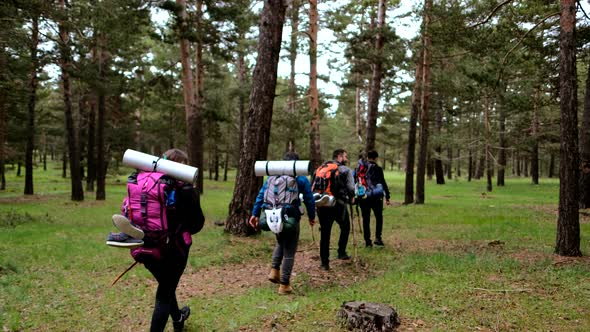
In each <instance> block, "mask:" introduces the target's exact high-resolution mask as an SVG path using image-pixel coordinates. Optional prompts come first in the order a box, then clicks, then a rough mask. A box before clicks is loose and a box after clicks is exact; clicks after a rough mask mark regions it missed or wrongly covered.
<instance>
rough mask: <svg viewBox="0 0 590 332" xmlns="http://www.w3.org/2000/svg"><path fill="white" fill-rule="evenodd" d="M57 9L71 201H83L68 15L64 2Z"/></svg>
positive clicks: (62, 0) (60, 1) (63, 0)
mask: <svg viewBox="0 0 590 332" xmlns="http://www.w3.org/2000/svg"><path fill="white" fill-rule="evenodd" d="M58 5H59V8H60V10H61V13H62V15H63V17H62V18H61V19H60V20H59V22H58V25H59V38H60V41H59V46H60V53H61V54H60V67H61V82H62V89H63V100H64V115H65V122H66V137H67V145H68V156H69V161H70V177H71V199H72V200H73V201H83V200H84V189H83V187H82V177H81V176H80V147H79V145H78V135H77V133H76V128H75V125H74V116H73V114H72V113H73V110H72V90H71V86H70V71H71V70H72V69H71V68H72V57H71V55H70V36H69V31H68V28H67V23H66V21H67V20H68V14H67V10H66V5H65V0H59V4H58Z"/></svg>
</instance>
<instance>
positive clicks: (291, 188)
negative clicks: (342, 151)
mask: <svg viewBox="0 0 590 332" xmlns="http://www.w3.org/2000/svg"><path fill="white" fill-rule="evenodd" d="M283 159H284V160H293V161H295V160H298V159H299V155H297V153H295V152H287V153H286V154H285V156H284V158H283ZM300 193H301V194H302V197H303V203H304V204H305V207H306V209H307V216H308V218H309V224H310V225H311V226H312V227H313V225H314V224H315V202H314V200H313V195H312V193H311V184H310V182H309V180H308V179H307V177H305V176H302V175H299V176H291V175H274V176H269V177H268V178H267V179H266V182H264V185H263V186H262V188H261V189H260V192H259V193H258V196H257V197H256V202H255V203H254V207H253V208H252V216H251V217H250V220H249V222H248V223H249V225H250V226H251V227H253V228H261V229H263V230H268V231H272V232H273V233H275V234H276V239H277V244H276V246H275V249H274V251H273V254H272V265H271V270H270V274H269V275H268V280H269V281H270V282H272V283H275V284H279V289H278V293H279V295H286V294H290V293H292V292H293V288H292V287H291V282H290V279H291V272H292V270H293V265H294V263H295V253H296V252H297V242H298V241H299V230H300V228H299V221H300V220H301V215H302V214H303V210H302V209H300V208H301V201H300V199H299V194H300ZM275 213H276V218H274V220H273V217H275V216H274V215H273V214H275Z"/></svg>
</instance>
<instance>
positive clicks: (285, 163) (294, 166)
mask: <svg viewBox="0 0 590 332" xmlns="http://www.w3.org/2000/svg"><path fill="white" fill-rule="evenodd" d="M309 166H310V163H309V160H262V161H257V162H256V163H254V173H255V174H256V176H266V175H291V176H297V175H309V173H310V172H309V171H310V169H309Z"/></svg>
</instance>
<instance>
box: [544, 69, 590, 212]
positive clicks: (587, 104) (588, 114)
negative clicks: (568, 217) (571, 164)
mask: <svg viewBox="0 0 590 332" xmlns="http://www.w3.org/2000/svg"><path fill="white" fill-rule="evenodd" d="M581 131H582V132H581V133H580V139H581V141H580V170H582V172H581V173H580V203H579V205H580V209H587V208H590V70H589V71H588V76H587V77H586V94H585V95H584V112H583V113H582V128H581ZM554 164H555V157H554V155H553V153H552V154H551V162H550V164H549V177H552V176H553V167H554V166H553V165H554Z"/></svg>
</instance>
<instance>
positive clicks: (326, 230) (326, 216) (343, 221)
mask: <svg viewBox="0 0 590 332" xmlns="http://www.w3.org/2000/svg"><path fill="white" fill-rule="evenodd" d="M346 207H347V205H346V204H341V203H336V205H335V206H332V207H320V208H318V209H317V210H318V219H319V220H320V259H321V261H322V265H329V263H330V236H331V233H332V225H333V224H334V221H335V222H336V223H338V225H339V226H340V239H339V240H338V255H340V256H344V255H346V245H347V244H348V235H349V234H350V219H349V217H348V210H347V209H346Z"/></svg>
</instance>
